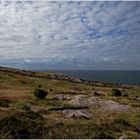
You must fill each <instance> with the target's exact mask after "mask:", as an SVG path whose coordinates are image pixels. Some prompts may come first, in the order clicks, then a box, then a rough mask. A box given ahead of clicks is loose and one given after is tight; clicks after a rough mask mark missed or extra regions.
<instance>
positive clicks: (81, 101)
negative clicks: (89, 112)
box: [69, 95, 87, 107]
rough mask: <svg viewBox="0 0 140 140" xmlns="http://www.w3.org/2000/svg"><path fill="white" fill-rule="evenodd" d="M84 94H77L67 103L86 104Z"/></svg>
mask: <svg viewBox="0 0 140 140" xmlns="http://www.w3.org/2000/svg"><path fill="white" fill-rule="evenodd" d="M83 97H85V95H77V96H75V97H74V98H73V99H72V100H70V101H69V104H73V105H77V106H81V107H82V106H87V103H86V100H85V99H84V98H83Z"/></svg>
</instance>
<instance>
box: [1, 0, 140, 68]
mask: <svg viewBox="0 0 140 140" xmlns="http://www.w3.org/2000/svg"><path fill="white" fill-rule="evenodd" d="M139 6H140V2H90V1H89V2H66V1H63V2H49V1H40V2H39V1H34V2H33V3H28V2H26V1H25V2H16V1H12V2H9V3H8V2H2V3H1V4H0V57H1V60H0V62H2V61H4V60H9V62H10V61H12V60H13V61H15V59H16V60H17V59H19V60H23V61H25V62H27V63H32V62H33V60H35V61H42V62H46V63H47V62H52V63H53V62H57V61H59V62H64V61H73V63H75V62H74V61H75V60H78V62H79V65H82V66H83V65H85V66H86V64H87V62H90V66H91V67H92V65H95V63H100V62H101V61H103V62H111V63H113V62H115V63H116V61H118V62H122V63H126V61H130V58H133V61H137V60H138V59H139V53H140V48H139V44H140V41H139V36H140V27H139V23H140V14H139V13H140V9H139ZM130 52H131V53H130ZM128 53H129V56H127V55H128ZM83 59H84V61H83ZM109 60H111V61H109ZM122 60H125V61H122Z"/></svg>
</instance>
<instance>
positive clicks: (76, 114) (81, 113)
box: [63, 109, 92, 119]
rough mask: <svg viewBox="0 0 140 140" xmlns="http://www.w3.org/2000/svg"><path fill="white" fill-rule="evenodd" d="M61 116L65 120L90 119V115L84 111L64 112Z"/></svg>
mask: <svg viewBox="0 0 140 140" xmlns="http://www.w3.org/2000/svg"><path fill="white" fill-rule="evenodd" d="M63 114H64V115H65V117H66V118H69V119H70V118H75V119H78V118H84V119H90V118H91V117H92V115H91V113H89V112H88V111H85V110H72V109H71V110H64V111H63Z"/></svg>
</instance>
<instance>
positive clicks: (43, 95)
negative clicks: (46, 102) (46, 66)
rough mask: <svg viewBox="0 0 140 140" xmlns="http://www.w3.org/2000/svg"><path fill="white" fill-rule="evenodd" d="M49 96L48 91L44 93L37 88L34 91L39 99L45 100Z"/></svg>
mask: <svg viewBox="0 0 140 140" xmlns="http://www.w3.org/2000/svg"><path fill="white" fill-rule="evenodd" d="M47 94H48V92H47V91H44V90H43V89H39V88H36V89H35V90H34V96H35V97H36V98H37V99H45V97H46V96H47Z"/></svg>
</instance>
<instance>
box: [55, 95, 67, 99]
mask: <svg viewBox="0 0 140 140" xmlns="http://www.w3.org/2000/svg"><path fill="white" fill-rule="evenodd" d="M55 99H57V100H64V99H65V97H64V95H63V94H58V95H56V96H55Z"/></svg>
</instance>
